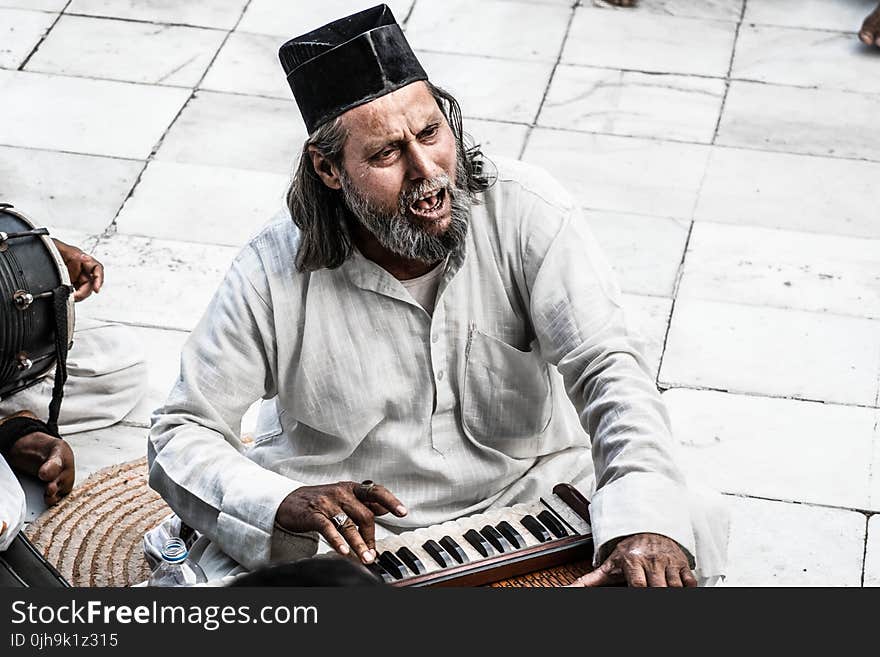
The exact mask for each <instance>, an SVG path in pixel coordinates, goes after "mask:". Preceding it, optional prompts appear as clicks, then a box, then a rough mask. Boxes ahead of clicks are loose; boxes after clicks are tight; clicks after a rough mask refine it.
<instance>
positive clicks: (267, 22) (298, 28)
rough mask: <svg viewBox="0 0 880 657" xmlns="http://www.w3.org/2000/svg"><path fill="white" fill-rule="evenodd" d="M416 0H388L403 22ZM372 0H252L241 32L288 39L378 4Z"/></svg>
mask: <svg viewBox="0 0 880 657" xmlns="http://www.w3.org/2000/svg"><path fill="white" fill-rule="evenodd" d="M413 1H414V0H386V2H385V4H386V5H388V7H389V8H390V9H391V12H392V13H393V14H394V17H395V18H396V19H397V22H398V23H401V24H403V22H404V20H405V19H406V17H407V15H408V14H409V12H410V9H411V8H412V5H413ZM377 4H379V3H377V2H373V1H372V0H324V1H323V2H308V3H304V2H290V1H289V0H251V2H250V4H249V5H248V8H247V11H246V12H245V13H244V17H243V18H242V19H241V23H240V24H239V26H238V31H239V32H255V33H257V34H277V35H280V36H284V37H286V38H288V39H290V38H293V37H295V36H298V35H300V34H303V33H305V32H309V31H311V30H314V29H315V28H318V27H321V26H322V25H324V24H326V23H329V22H330V21H333V20H336V19H338V18H342V17H344V16H348V15H350V14H353V13H355V12H358V11H361V10H362V9H367V8H369V7H374V6H375V5H377Z"/></svg>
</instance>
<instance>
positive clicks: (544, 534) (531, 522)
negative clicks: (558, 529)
mask: <svg viewBox="0 0 880 657" xmlns="http://www.w3.org/2000/svg"><path fill="white" fill-rule="evenodd" d="M520 524H522V526H523V527H525V528H526V529H528V530H529V533H530V534H531V535H532V536H534V537H535V538H537V539H538V540H539V541H541V542H542V543H546V542H547V541H549V540H550V532H548V531H547V528H546V527H544V525H542V524H541V523H540V522H539V521H538V519H537V518H536V517H535V516H523V517H522V520H520Z"/></svg>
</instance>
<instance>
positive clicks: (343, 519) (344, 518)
mask: <svg viewBox="0 0 880 657" xmlns="http://www.w3.org/2000/svg"><path fill="white" fill-rule="evenodd" d="M330 520H331V521H333V524H334V525H336V529H339V530H341V529H342V528H343V527H344V526H345V525H346V524H349V523H351V520H350V519H349V517H348V515H347V514H345V513H343V512H341V511H340V512H339V513H337V514H336V515H335V516H330Z"/></svg>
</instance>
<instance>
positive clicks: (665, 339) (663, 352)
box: [654, 162, 709, 389]
mask: <svg viewBox="0 0 880 657" xmlns="http://www.w3.org/2000/svg"><path fill="white" fill-rule="evenodd" d="M708 168H709V165H708V162H707V164H706V169H708ZM705 175H706V173H705V171H704V172H703V176H704V178H705ZM694 223H695V222H694V219H693V212H691V222H690V225H689V226H688V233H687V237H686V238H685V240H684V250H682V252H681V260H680V261H679V263H678V270H677V271H676V272H675V282H674V283H673V285H672V303H671V304H670V305H669V318H668V319H667V320H666V332H665V333H664V334H663V347H662V348H661V349H660V360H659V361H658V362H657V376H656V377H655V378H654V384H655V385H656V386H657V388H658V389H659V388H660V371H661V370H662V369H663V359H664V358H665V357H666V345H667V344H668V342H669V334H670V333H671V332H672V317H673V314H674V313H675V304H676V302H677V301H678V289H679V287H680V286H681V279H682V278H684V266H685V265H684V261H685V259H686V258H687V253H688V247H689V246H690V243H691V235H693V233H694Z"/></svg>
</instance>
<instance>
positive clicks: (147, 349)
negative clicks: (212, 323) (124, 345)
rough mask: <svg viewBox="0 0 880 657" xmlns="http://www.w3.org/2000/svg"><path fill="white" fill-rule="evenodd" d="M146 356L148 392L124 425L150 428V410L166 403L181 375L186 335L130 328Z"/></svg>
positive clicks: (177, 332) (183, 332) (151, 411)
mask: <svg viewBox="0 0 880 657" xmlns="http://www.w3.org/2000/svg"><path fill="white" fill-rule="evenodd" d="M131 330H132V331H134V333H135V334H136V335H137V337H138V339H139V340H140V342H141V344H142V345H143V348H144V353H145V354H147V391H146V393H145V395H144V398H143V399H141V401H140V403H139V404H138V405H137V406H136V407H135V408H134V410H133V411H132V412H131V413H129V414H128V416H126V418H125V420H124V421H125V422H126V423H131V424H139V425H143V426H149V424H150V416H151V415H152V413H153V411H154V410H155V409H157V408H159V407H160V406H162V405H163V404H164V403H165V400H166V399H167V398H168V394H169V393H170V392H171V388H172V386H173V385H174V383H175V381H177V377H178V376H179V374H180V350H181V348H182V347H183V343H184V342H186V339H187V337H189V333H188V332H186V331H163V330H159V329H150V328H141V327H137V326H132V327H131Z"/></svg>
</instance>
